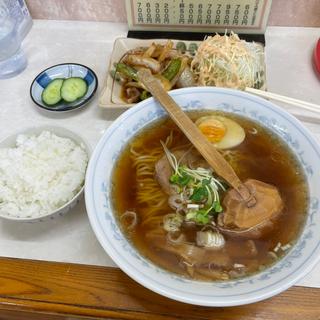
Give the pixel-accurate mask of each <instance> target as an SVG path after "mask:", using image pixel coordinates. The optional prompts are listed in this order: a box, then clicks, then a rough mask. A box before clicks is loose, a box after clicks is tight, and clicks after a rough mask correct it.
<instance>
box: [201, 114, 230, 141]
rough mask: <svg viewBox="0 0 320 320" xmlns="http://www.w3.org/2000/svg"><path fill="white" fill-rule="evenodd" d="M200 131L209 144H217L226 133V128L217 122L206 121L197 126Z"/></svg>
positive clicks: (213, 120)
mask: <svg viewBox="0 0 320 320" xmlns="http://www.w3.org/2000/svg"><path fill="white" fill-rule="evenodd" d="M198 128H199V129H200V131H201V132H202V133H203V134H204V135H205V136H206V137H207V139H208V140H209V141H210V142H219V141H221V140H222V138H223V137H224V136H225V134H226V132H227V128H226V126H225V125H224V124H223V123H222V122H221V121H219V120H216V119H208V120H207V121H206V120H205V121H203V122H201V123H200V124H199V125H198Z"/></svg>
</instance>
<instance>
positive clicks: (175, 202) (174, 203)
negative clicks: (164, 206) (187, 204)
mask: <svg viewBox="0 0 320 320" xmlns="http://www.w3.org/2000/svg"><path fill="white" fill-rule="evenodd" d="M168 204H169V206H170V208H172V209H174V210H177V209H180V208H181V206H182V205H183V200H182V199H181V197H180V195H179V194H174V195H172V196H170V197H169V199H168Z"/></svg>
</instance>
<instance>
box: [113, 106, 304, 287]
mask: <svg viewBox="0 0 320 320" xmlns="http://www.w3.org/2000/svg"><path fill="white" fill-rule="evenodd" d="M211 114H214V113H213V112H208V111H206V112H192V113H189V116H190V117H191V118H192V119H193V120H196V119H197V118H199V117H200V116H203V115H211ZM215 114H217V113H215ZM219 114H220V115H221V114H222V115H224V116H226V117H229V118H231V119H233V120H235V121H236V122H237V123H238V124H240V125H241V126H242V127H243V129H244V130H245V133H246V138H245V140H244V141H243V142H242V143H241V144H240V145H239V146H237V147H235V148H233V149H230V150H224V151H223V152H222V154H223V156H224V157H225V158H226V160H228V161H229V163H230V164H231V165H232V166H233V168H234V170H235V171H236V173H237V174H238V175H239V177H240V179H241V180H242V181H244V180H246V179H247V178H253V179H257V180H261V181H263V182H266V183H269V184H272V185H274V186H276V187H277V188H278V190H279V192H280V194H281V197H282V199H283V201H284V209H283V212H282V214H281V215H280V217H279V218H278V220H277V221H276V223H275V226H274V228H273V229H272V231H271V232H269V233H268V234H267V235H265V236H263V237H262V238H259V239H250V238H247V239H239V238H236V237H235V238H234V237H232V236H230V235H228V236H226V235H225V245H224V247H223V248H222V249H221V250H214V251H212V250H211V251H210V250H207V249H203V248H202V249H201V250H207V251H206V252H205V254H204V255H203V254H202V252H200V251H199V250H195V251H194V252H193V250H192V248H193V247H196V242H195V238H196V236H195V234H196V232H197V231H199V230H201V228H203V226H201V225H200V226H199V225H196V224H192V225H187V226H185V227H182V230H181V233H183V234H184V239H186V242H187V245H186V246H185V247H183V245H182V246H179V245H178V246H176V245H175V243H174V242H172V241H170V239H171V240H172V238H170V239H168V234H167V233H166V232H165V231H164V230H163V217H164V216H165V215H166V214H168V213H170V212H172V211H173V210H172V209H171V208H170V207H169V205H168V195H167V194H166V193H164V192H163V190H162V189H161V188H160V186H159V184H158V182H157V181H156V180H155V179H154V167H155V163H156V162H157V161H158V160H159V158H161V157H162V156H163V154H164V152H163V148H162V147H161V144H160V141H161V140H162V141H165V140H166V139H167V137H168V136H170V133H172V141H170V148H172V149H174V148H177V147H179V148H180V147H181V146H182V147H183V146H186V147H190V143H189V141H188V140H187V138H186V137H185V136H184V135H183V134H182V133H181V131H180V130H179V129H178V128H177V127H176V125H175V124H174V123H173V122H172V121H171V120H170V119H168V118H167V119H164V120H163V119H162V120H159V121H157V122H155V123H153V124H152V125H151V126H149V127H147V128H145V129H144V130H143V131H142V132H140V133H139V134H138V135H137V136H135V137H134V138H133V139H132V140H131V141H130V142H129V143H128V145H127V147H126V148H125V149H124V150H123V152H122V154H121V156H120V158H119V159H118V161H117V165H116V166H115V169H114V172H113V177H112V182H113V190H112V196H113V206H114V209H115V210H114V211H115V213H116V215H117V218H118V221H119V224H120V225H121V228H122V230H123V232H124V234H125V235H126V237H127V238H128V239H129V240H130V241H131V242H132V243H133V245H134V246H135V247H136V248H137V249H138V251H139V252H140V253H141V254H142V255H143V256H145V257H146V258H148V259H149V260H151V261H152V262H153V263H155V264H156V265H158V266H160V267H162V268H164V269H167V270H169V271H171V272H174V273H177V274H179V275H182V276H186V277H191V278H194V279H198V280H207V281H212V280H228V279H233V278H236V277H243V276H247V275H250V274H253V273H255V272H258V271H260V270H263V269H265V268H266V267H268V266H270V265H271V264H273V263H275V262H276V261H277V260H278V259H279V258H281V257H282V256H284V255H285V254H286V253H287V252H288V251H289V250H290V248H291V247H292V245H293V244H294V242H295V240H296V239H297V237H298V236H299V234H300V232H301V230H302V228H303V225H304V222H305V218H306V212H307V207H308V190H307V186H306V182H305V176H304V173H303V170H302V168H301V167H300V165H299V164H298V162H297V160H296V158H295V156H294V154H293V153H292V151H291V150H289V148H288V147H287V146H286V145H285V144H284V143H283V142H282V141H281V139H279V138H278V137H277V136H276V135H274V134H273V133H272V132H271V131H270V130H269V129H266V128H264V127H262V126H261V125H259V124H258V123H256V122H253V121H252V120H249V119H247V118H244V117H241V116H238V115H237V116H236V115H232V114H229V113H221V112H219ZM222 197H223V195H222ZM127 211H130V212H135V213H136V217H137V220H136V223H134V224H133V223H132V219H130V215H129V219H128V216H127V215H123V214H124V213H125V212H127ZM176 238H178V236H175V237H174V239H176ZM180 248H181V250H182V253H181V255H180V254H177V251H178V252H179V250H180ZM190 248H191V249H190ZM186 252H187V254H188V255H190V256H192V254H193V253H194V257H190V256H189V257H188V259H189V258H190V259H191V260H190V259H189V260H187V261H184V257H185V255H186ZM197 259H200V260H199V261H197ZM201 259H202V260H201ZM190 261H193V262H192V263H190ZM198 262H199V263H198Z"/></svg>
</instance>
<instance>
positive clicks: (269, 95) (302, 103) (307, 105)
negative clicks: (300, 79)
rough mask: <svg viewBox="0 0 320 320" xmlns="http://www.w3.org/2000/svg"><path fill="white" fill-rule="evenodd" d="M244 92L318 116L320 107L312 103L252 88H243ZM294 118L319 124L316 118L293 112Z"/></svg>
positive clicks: (319, 121)
mask: <svg viewBox="0 0 320 320" xmlns="http://www.w3.org/2000/svg"><path fill="white" fill-rule="evenodd" d="M245 91H246V92H248V93H252V94H255V95H257V96H260V97H262V98H267V99H272V100H275V101H279V102H284V103H287V104H290V105H292V106H295V107H298V108H300V109H302V110H307V111H312V112H314V113H316V114H317V115H319V116H320V105H316V104H314V103H310V102H306V101H302V100H298V99H294V98H290V97H286V96H282V95H280V94H276V93H272V92H267V91H262V90H258V89H253V88H248V87H247V88H245ZM290 113H292V114H293V115H294V116H296V117H297V118H300V119H301V120H303V121H310V122H315V123H320V119H319V118H318V119H317V118H313V117H310V116H304V115H300V114H296V113H295V112H291V111H290Z"/></svg>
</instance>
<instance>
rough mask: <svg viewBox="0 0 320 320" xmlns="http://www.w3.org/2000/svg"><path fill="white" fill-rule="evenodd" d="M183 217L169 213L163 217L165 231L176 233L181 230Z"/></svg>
mask: <svg viewBox="0 0 320 320" xmlns="http://www.w3.org/2000/svg"><path fill="white" fill-rule="evenodd" d="M182 222H183V217H182V216H181V215H180V214H177V213H169V214H166V215H165V216H164V217H163V229H164V230H166V231H168V232H176V231H179V230H180V227H181V225H182Z"/></svg>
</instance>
